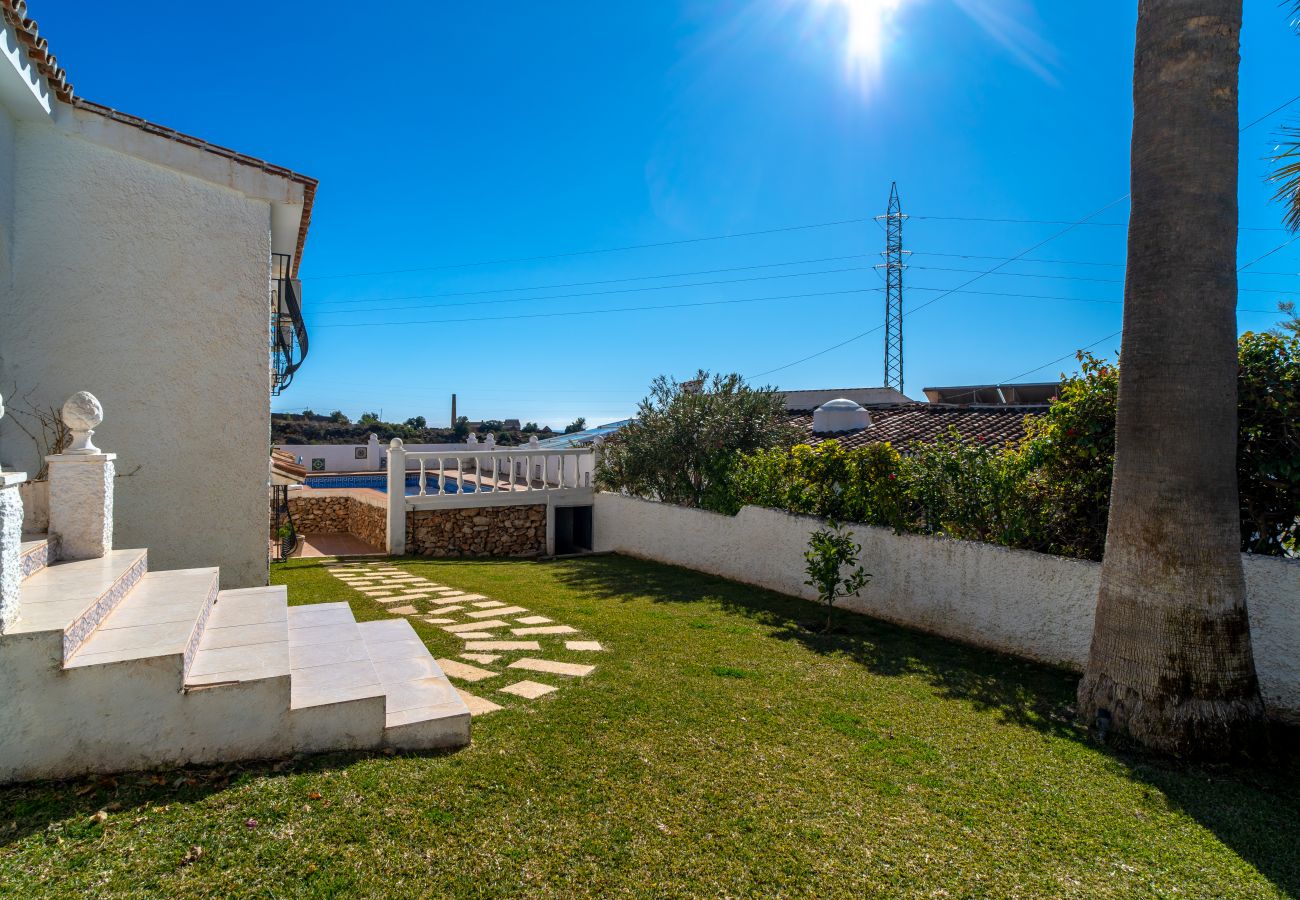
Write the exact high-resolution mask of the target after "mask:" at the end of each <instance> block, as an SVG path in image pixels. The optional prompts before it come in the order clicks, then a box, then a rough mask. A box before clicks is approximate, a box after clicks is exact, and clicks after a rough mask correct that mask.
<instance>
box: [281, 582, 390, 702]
mask: <svg viewBox="0 0 1300 900" xmlns="http://www.w3.org/2000/svg"><path fill="white" fill-rule="evenodd" d="M288 617H289V672H290V674H291V675H292V676H293V708H294V709H304V708H306V707H311V706H324V705H326V704H329V703H339V702H342V701H345V700H355V699H358V698H362V697H379V696H382V695H383V693H384V691H383V688H382V687H381V685H380V682H379V676H378V675H377V674H375V667H374V666H373V665H372V664H371V662H370V657H369V656H368V655H367V654H366V646H365V643H364V642H363V641H362V640H361V632H360V630H359V629H358V628H357V622H356V619H354V618H352V610H351V608H350V607H349V606H348V604H347V603H311V604H308V605H306V606H291V607H289V610H288Z"/></svg>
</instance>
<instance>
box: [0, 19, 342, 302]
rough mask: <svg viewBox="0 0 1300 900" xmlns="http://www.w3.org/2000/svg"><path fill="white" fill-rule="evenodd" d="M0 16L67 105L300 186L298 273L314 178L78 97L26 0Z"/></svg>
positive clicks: (312, 201)
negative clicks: (40, 31) (41, 34)
mask: <svg viewBox="0 0 1300 900" xmlns="http://www.w3.org/2000/svg"><path fill="white" fill-rule="evenodd" d="M0 15H2V16H3V17H4V20H5V21H6V22H7V23H8V24H9V25H10V26H11V27H13V29H14V31H15V33H16V34H17V36H18V40H19V42H21V43H22V45H23V49H24V50H25V51H26V53H27V56H28V58H29V59H30V60H31V61H32V64H33V65H35V66H36V68H37V70H38V71H39V72H40V73H41V75H42V76H43V77H44V78H45V80H46V82H47V83H48V84H49V86H50V90H51V92H52V93H53V94H54V96H55V97H57V98H58V99H59V100H61V101H63V102H64V103H66V104H68V105H69V106H72V107H74V108H76V109H81V110H85V111H87V112H90V113H94V114H96V115H99V116H103V117H104V118H106V119H109V120H111V121H113V122H119V123H121V124H123V125H129V126H131V127H133V128H138V129H140V130H141V131H143V132H145V133H147V134H151V135H154V136H156V137H160V138H163V139H165V140H169V141H175V142H177V143H180V144H184V145H186V146H188V147H193V148H194V149H196V150H201V151H203V152H205V153H211V154H214V155H216V156H220V157H222V158H223V159H227V160H229V161H230V162H233V163H236V164H239V165H242V166H249V167H251V168H254V169H257V170H259V171H262V172H266V173H268V174H270V175H274V176H277V177H280V178H284V179H286V180H288V181H291V182H294V183H296V184H300V185H302V192H303V198H302V219H301V222H300V224H299V226H298V242H297V248H296V250H295V253H294V257H293V275H294V276H295V277H296V276H297V274H298V266H299V263H300V262H301V260H302V251H303V247H304V246H305V245H306V243H307V229H308V227H309V226H310V224H311V213H312V205H313V203H314V202H315V199H316V187H317V185H318V184H319V182H318V181H317V180H316V179H315V178H312V177H310V176H308V175H303V174H301V173H299V172H294V171H293V170H291V169H286V168H284V167H283V166H277V165H275V164H274V163H270V162H267V161H266V160H264V159H258V158H257V157H255V156H249V155H247V154H245V153H240V152H238V151H236V150H231V149H230V148H229V147H223V146H221V145H219V144H213V143H211V142H209V141H205V140H203V139H202V138H197V137H194V136H192V135H188V134H184V133H182V132H180V131H176V130H175V129H174V128H168V127H166V126H165V125H158V124H156V123H154V122H150V121H148V120H146V119H142V118H140V117H139V116H133V115H130V114H129V113H124V112H121V111H120V110H116V109H113V108H112V107H109V106H104V105H103V104H101V103H95V102H93V101H90V100H86V99H85V98H83V97H79V96H77V95H76V94H75V93H74V91H73V89H72V85H71V84H70V83H69V82H68V79H67V73H66V72H65V71H64V70H63V67H62V66H60V65H59V64H58V61H57V60H56V59H55V57H54V54H52V53H50V52H49V42H48V41H46V39H45V38H43V37H41V36H40V35H39V32H38V27H37V24H36V21H35V20H34V19H31V18H29V17H28V16H27V3H26V0H0Z"/></svg>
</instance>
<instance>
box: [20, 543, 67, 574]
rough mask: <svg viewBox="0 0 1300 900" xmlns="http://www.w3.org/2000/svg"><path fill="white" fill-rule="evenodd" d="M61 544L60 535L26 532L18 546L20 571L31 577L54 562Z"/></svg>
mask: <svg viewBox="0 0 1300 900" xmlns="http://www.w3.org/2000/svg"><path fill="white" fill-rule="evenodd" d="M58 546H59V540H58V537H57V536H56V537H54V538H53V539H51V537H50V535H48V534H24V535H23V536H22V542H21V544H20V545H19V548H18V571H19V572H21V573H22V577H23V578H30V577H31V576H33V575H35V574H36V573H37V572H39V571H40V570H41V569H43V568H45V567H46V566H48V565H50V564H51V563H52V562H54V560H55V558H56V557H57V550H58Z"/></svg>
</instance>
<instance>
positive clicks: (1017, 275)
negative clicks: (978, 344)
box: [910, 238, 1294, 294]
mask: <svg viewBox="0 0 1300 900" xmlns="http://www.w3.org/2000/svg"><path fill="white" fill-rule="evenodd" d="M1292 240H1294V238H1293V239H1292ZM1287 243H1290V241H1288V242H1287ZM1283 246H1286V245H1285V244H1284V245H1283ZM1281 249H1282V247H1275V248H1273V249H1272V250H1270V251H1269V252H1268V253H1266V254H1264V256H1268V255H1269V254H1271V253H1276V252H1277V251H1278V250H1281ZM1264 256H1261V257H1260V258H1259V259H1263V258H1264ZM1255 262H1259V260H1258V259H1257V260H1255ZM1246 265H1247V266H1249V265H1251V263H1247V264H1246ZM1245 267H1246V266H1242V268H1243V269H1244V268H1245ZM910 268H913V269H918V270H925V271H930V272H978V271H979V270H978V269H950V268H943V267H940V266H910ZM1238 271H1240V270H1238ZM1247 274H1256V273H1247ZM997 277H999V278H1049V279H1052V280H1055V281H1090V282H1094V283H1097V284H1123V283H1124V279H1122V278H1088V277H1086V276H1081V275H1053V274H1047V273H1040V272H999V273H998V274H997ZM1237 291H1238V293H1246V294H1289V293H1293V291H1291V290H1283V289H1281V288H1244V287H1239V288H1237Z"/></svg>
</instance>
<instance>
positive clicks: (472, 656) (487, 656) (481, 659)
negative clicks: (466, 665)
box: [460, 653, 501, 666]
mask: <svg viewBox="0 0 1300 900" xmlns="http://www.w3.org/2000/svg"><path fill="white" fill-rule="evenodd" d="M460 658H461V659H468V660H472V661H473V662H476V663H483V664H484V665H485V666H486V665H491V664H492V663H494V662H496V661H497V660H498V659H500V658H501V657H500V656H498V655H496V654H495V653H462V654H461V655H460Z"/></svg>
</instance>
